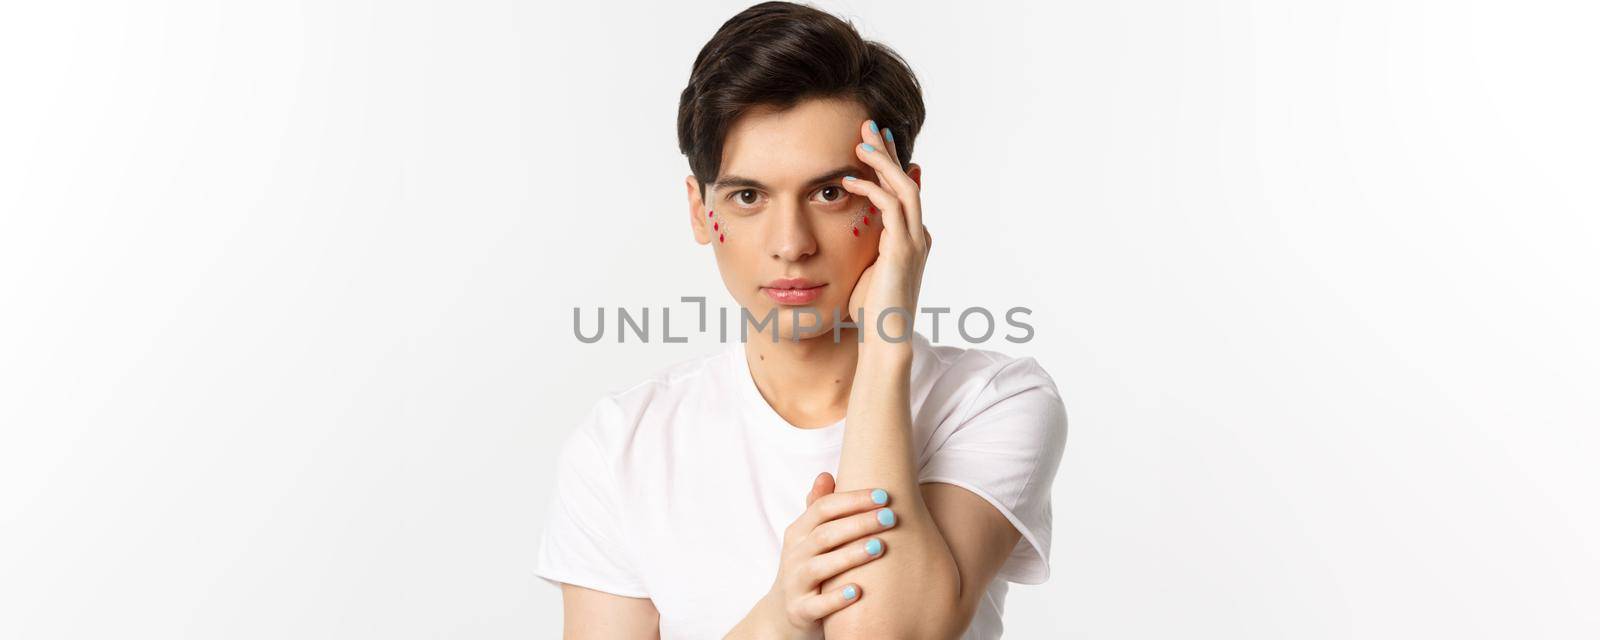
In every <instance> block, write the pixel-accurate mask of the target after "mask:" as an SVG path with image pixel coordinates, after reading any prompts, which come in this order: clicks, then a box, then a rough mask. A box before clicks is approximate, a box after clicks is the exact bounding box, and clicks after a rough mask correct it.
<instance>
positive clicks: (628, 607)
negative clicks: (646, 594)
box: [561, 584, 661, 640]
mask: <svg viewBox="0 0 1600 640" xmlns="http://www.w3.org/2000/svg"><path fill="white" fill-rule="evenodd" d="M561 611H562V628H563V631H562V634H561V637H562V638H565V639H566V640H633V639H635V638H660V637H661V626H660V625H661V614H660V613H659V612H657V611H656V605H655V603H654V602H651V601H650V599H649V598H628V597H624V596H619V595H615V594H611V593H606V592H604V591H596V590H594V589H586V588H584V587H579V586H575V585H570V584H562V585H561Z"/></svg>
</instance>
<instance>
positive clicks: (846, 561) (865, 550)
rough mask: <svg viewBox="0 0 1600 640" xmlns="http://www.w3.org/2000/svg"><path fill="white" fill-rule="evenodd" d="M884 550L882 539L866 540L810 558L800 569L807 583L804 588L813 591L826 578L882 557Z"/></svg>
mask: <svg viewBox="0 0 1600 640" xmlns="http://www.w3.org/2000/svg"><path fill="white" fill-rule="evenodd" d="M885 550H886V547H885V546H884V544H883V539H882V538H868V539H867V540H863V541H858V542H856V543H853V544H847V545H844V546H842V547H839V548H838V549H834V550H833V551H829V552H827V553H824V554H822V555H819V556H812V558H811V559H810V560H809V561H807V562H806V564H805V568H804V569H802V571H804V572H805V577H806V580H807V581H808V582H807V583H806V585H805V586H806V588H808V589H815V588H816V586H817V585H819V584H822V583H823V582H824V581H826V580H827V579H828V578H832V577H834V576H836V575H839V574H841V573H844V572H845V571H848V570H849V569H851V568H853V567H859V566H861V565H864V564H866V563H868V562H872V561H873V560H877V559H878V558H881V557H883V552H884V551H885Z"/></svg>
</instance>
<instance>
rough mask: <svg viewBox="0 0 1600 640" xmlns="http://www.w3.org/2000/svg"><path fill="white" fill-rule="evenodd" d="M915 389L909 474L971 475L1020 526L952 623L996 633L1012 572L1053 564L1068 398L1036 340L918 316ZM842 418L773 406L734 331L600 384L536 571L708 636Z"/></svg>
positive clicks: (562, 467) (736, 615) (774, 560)
mask: <svg viewBox="0 0 1600 640" xmlns="http://www.w3.org/2000/svg"><path fill="white" fill-rule="evenodd" d="M911 401H912V411H911V415H912V433H913V436H912V443H913V446H914V447H916V450H917V452H918V453H917V458H916V459H917V461H918V464H919V466H920V469H921V472H920V476H919V478H920V480H921V481H922V482H932V481H937V482H946V483H949V484H953V485H956V486H960V487H963V488H966V489H967V490H969V491H972V492H973V493H975V494H977V495H978V496H980V497H982V498H983V499H985V500H987V501H988V502H989V503H991V504H993V505H994V506H995V508H996V509H998V510H999V511H1000V513H1002V514H1004V515H1005V517H1006V519H1008V520H1010V521H1011V523H1012V524H1013V525H1016V527H1017V530H1018V531H1021V532H1022V539H1021V540H1020V541H1019V542H1018V543H1017V546H1016V548H1014V549H1013V550H1012V552H1011V556H1010V558H1008V559H1007V560H1006V562H1005V565H1004V566H1003V567H1002V568H1001V569H1000V573H999V575H998V577H996V578H995V580H994V581H993V582H991V583H990V585H989V587H988V592H987V594H986V597H984V598H983V601H982V603H981V604H980V605H979V608H978V612H977V614H976V616H975V617H974V619H973V621H972V625H971V626H970V627H969V628H968V630H967V633H966V635H965V636H963V637H964V638H969V639H989V638H998V637H1000V631H1001V623H1000V616H1001V612H1002V608H1003V606H1004V602H1005V595H1006V590H1007V584H1006V583H1007V581H1011V582H1018V583H1022V584H1039V583H1042V582H1044V581H1045V579H1046V578H1048V577H1049V575H1050V564H1049V558H1050V520H1051V518H1050V486H1051V483H1052V481H1053V480H1054V478H1055V475H1056V467H1057V465H1058V464H1059V463H1060V461H1061V453H1062V448H1063V447H1064V446H1065V444H1066V437H1067V416H1066V410H1065V408H1064V406H1063V404H1062V402H1061V397H1060V395H1059V394H1058V393H1057V391H1056V388H1055V383H1054V381H1053V380H1051V379H1050V377H1049V375H1047V374H1046V373H1045V372H1044V370H1043V369H1041V368H1040V367H1039V364H1038V363H1037V362H1035V361H1034V360H1033V359H1032V358H1012V357H1009V356H1006V355H1003V354H1000V353H996V352H992V351H986V350H980V349H963V348H960V347H953V346H944V345H937V346H936V345H933V344H931V343H929V342H928V340H927V338H925V337H923V336H922V335H921V334H915V335H914V336H913V351H912V367H911ZM844 429H845V425H844V421H843V420H840V421H839V422H837V423H835V424H833V425H831V426H827V427H820V428H814V429H801V428H797V427H795V426H793V425H791V424H789V423H788V422H787V421H785V420H784V419H783V418H782V417H780V416H779V415H778V414H777V413H776V412H775V411H773V409H772V407H771V405H769V404H768V403H767V401H766V400H765V399H764V398H762V396H761V393H760V391H758V390H757V389H756V386H755V382H754V381H753V380H752V379H751V377H750V368H749V364H748V363H747V362H746V361H745V358H744V345H743V344H739V343H733V344H731V345H729V346H727V347H726V348H724V349H721V350H719V351H717V352H716V353H714V354H712V355H708V356H703V357H699V358H696V359H693V360H689V361H687V362H683V363H680V364H677V365H674V366H672V367H669V368H667V369H665V370H663V371H661V372H660V373H658V374H656V375H655V376H654V377H652V378H651V379H649V380H646V381H644V382H641V383H639V384H637V385H634V386H632V387H630V388H627V389H625V390H622V391H620V392H616V393H613V394H611V395H610V396H608V397H606V398H604V399H602V400H601V401H600V402H599V403H598V404H597V405H595V407H594V408H593V409H592V410H591V411H590V412H589V414H588V416H587V417H586V418H585V419H584V421H583V423H582V424H581V425H580V426H579V427H578V429H577V431H576V432H574V433H573V434H572V435H571V436H570V437H569V438H568V439H567V440H566V443H565V445H563V448H562V451H561V454H560V458H559V462H558V464H557V470H556V489H555V497H554V498H553V499H552V501H551V504H550V512H549V522H548V524H547V525H546V527H545V531H544V535H543V536H542V538H541V540H540V544H539V558H538V565H537V568H536V570H535V573H536V574H537V575H539V576H540V577H541V578H544V579H545V580H547V581H549V582H550V583H552V584H557V583H561V582H565V583H569V584H573V585H578V586H582V587H588V588H590V589H596V590H599V591H605V592H608V593H614V594H618V595H623V596H632V597H639V598H650V599H651V600H652V601H653V602H654V604H655V607H656V609H657V610H658V611H659V612H660V613H661V636H662V638H667V639H672V638H686V639H694V640H702V639H705V638H720V637H722V636H723V635H724V634H726V633H727V632H728V630H729V629H731V628H733V626H734V625H735V624H737V623H738V622H739V620H740V619H742V618H743V617H744V616H745V614H747V613H749V611H750V608H751V606H753V605H754V604H755V603H756V601H758V600H760V598H761V597H762V596H763V595H764V594H766V593H767V591H768V589H770V588H771V587H772V582H773V578H774V577H775V576H776V575H777V570H778V554H779V550H780V548H781V546H782V542H783V531H784V529H785V528H786V527H788V526H789V524H790V523H791V522H793V521H794V519H795V518H796V517H797V516H799V515H800V513H801V512H802V511H804V510H805V497H806V494H807V493H808V492H809V491H810V489H811V483H812V481H813V480H814V479H815V478H816V476H817V474H818V473H821V472H823V471H827V472H829V473H836V472H837V471H838V466H839V454H840V452H841V451H842V445H843V436H844ZM867 597H871V596H870V591H869V595H867Z"/></svg>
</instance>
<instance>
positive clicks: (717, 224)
mask: <svg viewBox="0 0 1600 640" xmlns="http://www.w3.org/2000/svg"><path fill="white" fill-rule="evenodd" d="M721 228H722V223H721V222H713V223H711V230H712V231H716V230H718V229H721Z"/></svg>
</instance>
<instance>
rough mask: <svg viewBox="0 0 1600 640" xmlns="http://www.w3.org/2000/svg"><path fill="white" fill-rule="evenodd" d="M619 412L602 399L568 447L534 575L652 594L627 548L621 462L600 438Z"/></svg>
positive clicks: (560, 465) (564, 448)
mask: <svg viewBox="0 0 1600 640" xmlns="http://www.w3.org/2000/svg"><path fill="white" fill-rule="evenodd" d="M608 409H610V410H608ZM616 416H617V412H616V406H615V403H612V402H609V401H602V402H601V403H599V404H597V405H596V406H595V407H594V408H593V409H591V410H590V412H589V415H588V416H587V417H586V418H585V419H584V421H583V423H582V424H581V425H580V426H579V427H578V429H577V431H575V432H573V433H572V435H570V436H568V437H567V440H566V441H565V443H564V444H563V445H562V447H561V453H560V455H559V457H558V458H557V461H556V485H555V493H554V495H553V496H552V498H551V500H550V507H549V517H548V519H547V523H546V525H545V529H544V534H543V535H542V536H541V537H540V539H539V554H538V560H537V563H536V565H535V567H536V568H535V569H534V573H535V574H536V575H538V576H539V577H540V578H543V579H544V580H545V581H547V582H549V583H551V584H554V585H556V586H560V583H566V584H571V585H576V586H580V587H586V588H589V589H595V590H597V591H604V592H607V593H613V594H616V595H620V596H628V597H633V598H647V597H649V593H648V592H647V591H646V590H645V588H644V585H643V584H642V583H641V582H640V581H639V579H638V576H637V574H636V573H635V572H634V570H633V566H632V563H631V562H629V560H628V557H629V556H628V553H627V551H626V549H625V547H624V546H623V545H624V544H625V543H626V539H625V537H624V536H623V535H622V532H623V531H624V529H623V526H622V512H621V507H622V504H621V502H620V501H619V496H618V492H617V486H616V478H615V476H614V475H613V473H614V469H615V465H613V464H612V463H611V461H610V457H609V456H607V455H606V454H605V452H604V448H603V447H602V446H601V445H600V439H599V438H597V435H598V433H599V428H600V427H602V426H603V425H602V423H603V422H604V421H606V420H608V419H614V418H616Z"/></svg>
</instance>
